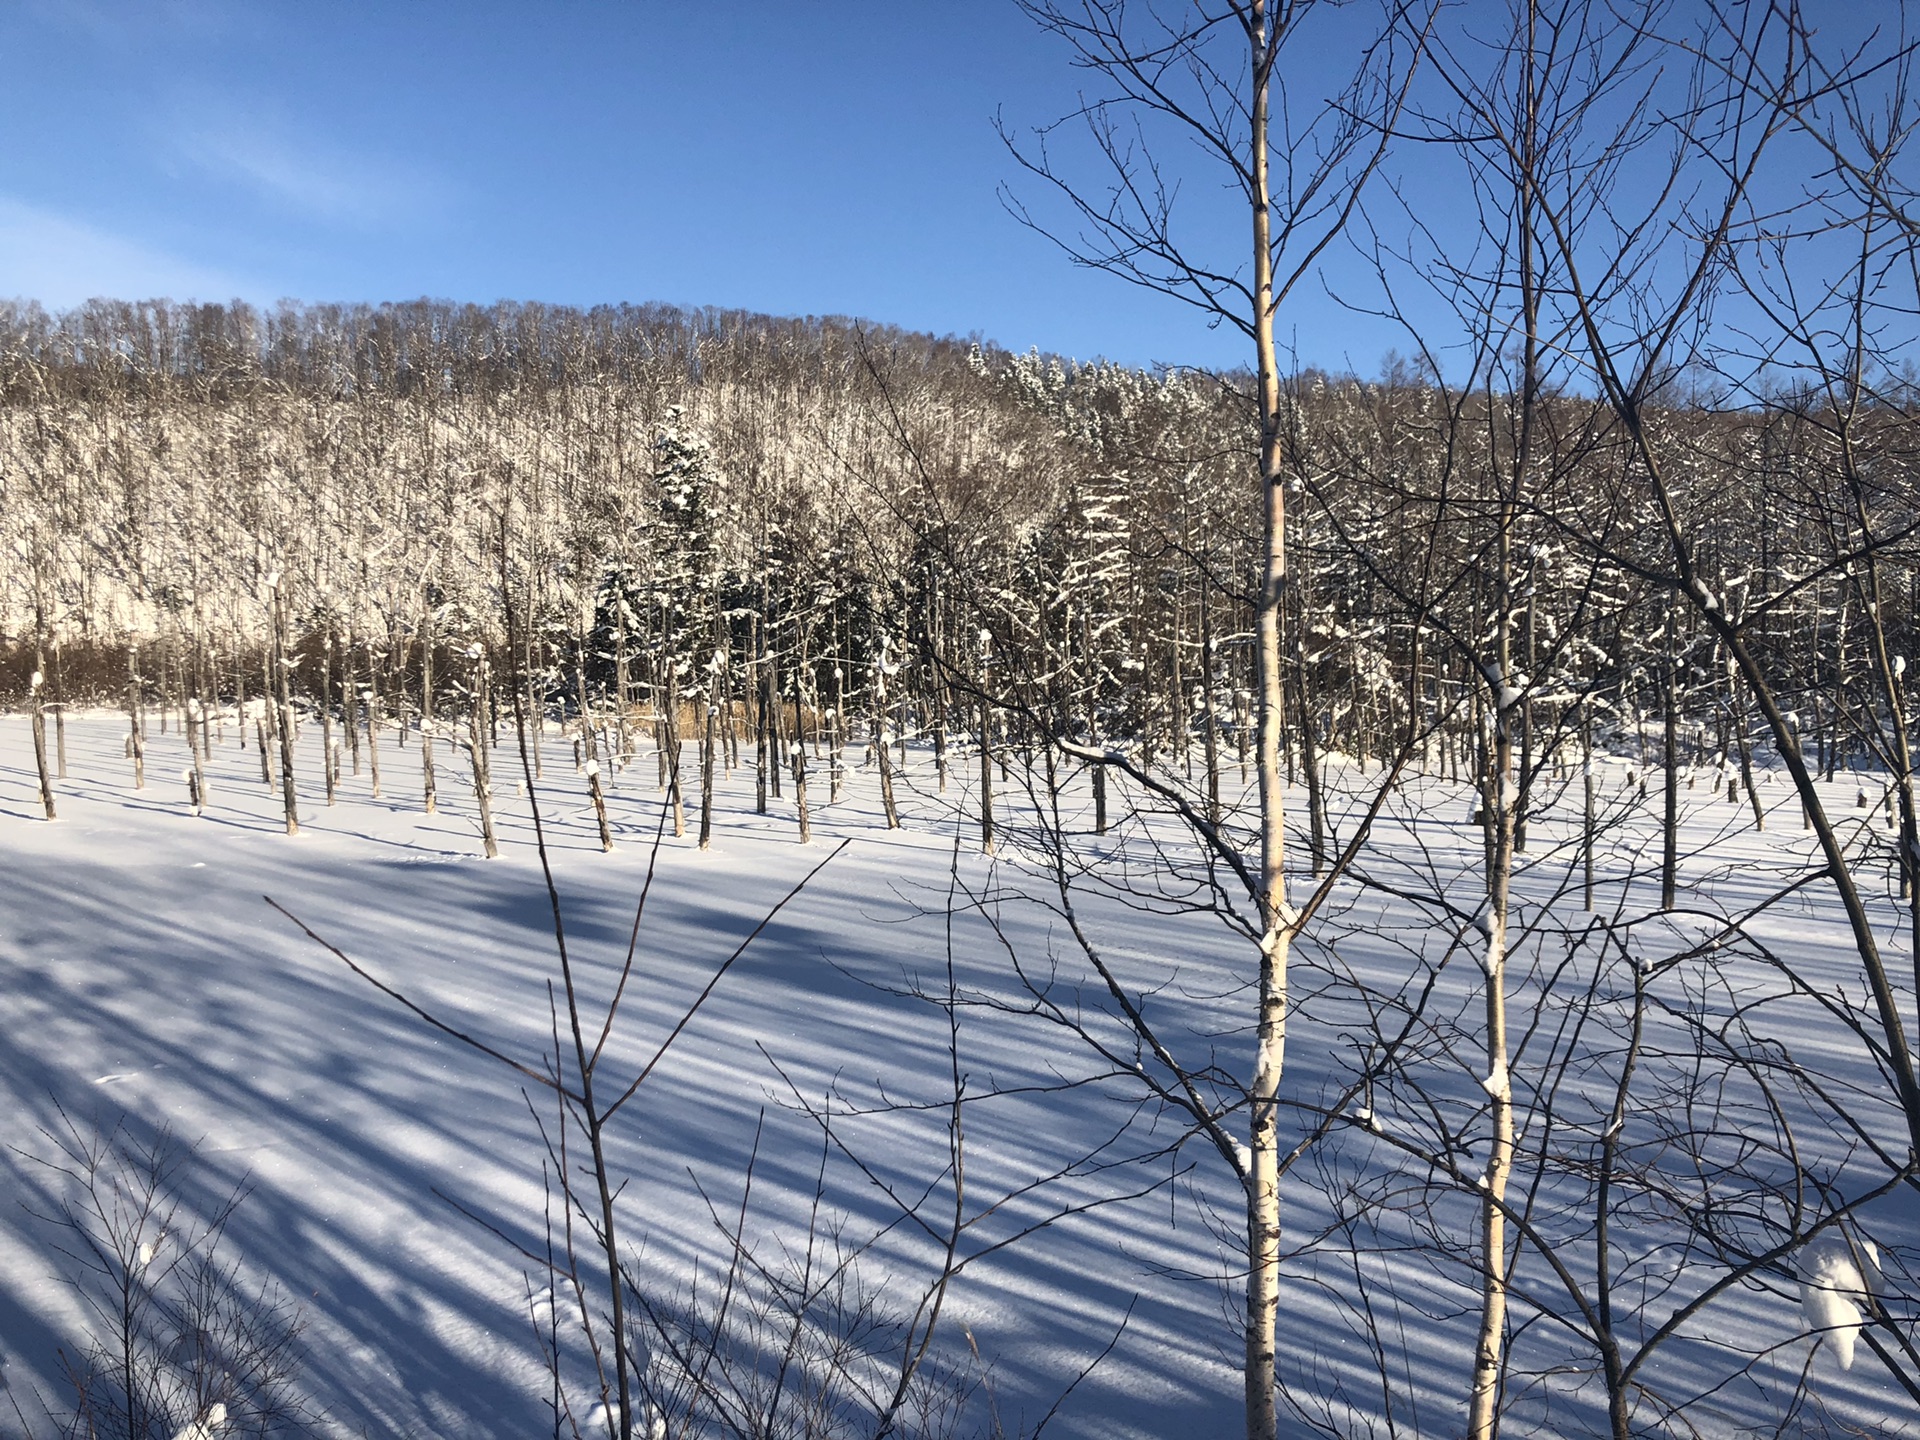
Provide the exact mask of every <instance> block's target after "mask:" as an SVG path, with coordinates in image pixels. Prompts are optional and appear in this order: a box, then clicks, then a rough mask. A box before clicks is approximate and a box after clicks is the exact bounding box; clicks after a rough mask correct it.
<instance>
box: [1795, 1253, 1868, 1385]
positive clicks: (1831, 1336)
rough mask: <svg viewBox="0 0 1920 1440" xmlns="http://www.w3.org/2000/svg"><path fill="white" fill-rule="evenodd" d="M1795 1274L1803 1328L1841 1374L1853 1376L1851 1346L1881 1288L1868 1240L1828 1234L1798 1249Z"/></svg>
mask: <svg viewBox="0 0 1920 1440" xmlns="http://www.w3.org/2000/svg"><path fill="white" fill-rule="evenodd" d="M1794 1269H1795V1270H1796V1271H1797V1272H1798V1273H1799V1276H1800V1309H1801V1311H1802V1312H1803V1313H1804V1314H1805V1315H1806V1317H1807V1328H1808V1329H1809V1330H1810V1331H1811V1332H1813V1333H1814V1334H1815V1335H1818V1336H1819V1337H1820V1338H1822V1339H1823V1340H1825V1341H1826V1343H1827V1344H1828V1346H1830V1347H1831V1348H1832V1350H1833V1358H1834V1359H1836V1360H1838V1361H1839V1362H1840V1368H1841V1369H1842V1370H1851V1369H1852V1368H1853V1346H1854V1341H1855V1340H1857V1339H1858V1338H1859V1336H1860V1326H1861V1324H1862V1322H1863V1321H1864V1320H1865V1319H1866V1316H1867V1312H1868V1310H1869V1309H1870V1308H1871V1305H1872V1297H1873V1296H1874V1295H1877V1294H1878V1293H1880V1289H1881V1285H1882V1283H1883V1282H1882V1280H1881V1277H1880V1251H1879V1250H1878V1249H1877V1248H1876V1247H1875V1245H1874V1243H1873V1242H1872V1241H1871V1240H1865V1239H1854V1238H1852V1237H1850V1236H1847V1235H1845V1234H1842V1233H1841V1232H1840V1231H1838V1230H1827V1231H1824V1232H1822V1233H1821V1234H1819V1235H1816V1236H1814V1237H1813V1239H1811V1240H1809V1241H1808V1242H1807V1243H1806V1244H1805V1245H1803V1246H1801V1247H1800V1253H1799V1255H1798V1256H1797V1257H1796V1258H1795V1261H1794Z"/></svg>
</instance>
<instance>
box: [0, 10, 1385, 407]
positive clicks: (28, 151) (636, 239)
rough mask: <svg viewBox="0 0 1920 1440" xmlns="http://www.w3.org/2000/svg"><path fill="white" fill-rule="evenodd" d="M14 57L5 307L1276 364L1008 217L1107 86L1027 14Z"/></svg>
mask: <svg viewBox="0 0 1920 1440" xmlns="http://www.w3.org/2000/svg"><path fill="white" fill-rule="evenodd" d="M0 61H3V62H4V64H5V73H6V75H7V77H8V79H7V83H6V85H5V87H4V89H0V126H3V127H4V135H5V137H6V143H4V144H0V295H4V294H13V295H20V296H23V297H31V298H36V299H39V300H41V301H43V302H44V303H46V304H48V305H49V306H52V307H62V306H66V305H71V304H73V303H75V302H77V301H79V300H82V299H85V298H87V297H88V296H91V295H100V294H105V295H114V296H118V297H122V298H139V297H145V296H152V295H163V294H164V295H171V296H173V297H174V298H176V299H182V298H188V297H194V298H199V299H225V298H229V297H232V296H240V297H244V298H247V299H250V300H255V301H262V302H271V301H273V300H275V299H278V298H280V297H283V296H286V297H293V298H296V299H303V300H373V301H377V300H389V299H408V298H412V297H416V296H420V295H431V296H443V297H450V298H454V299H461V300H476V301H490V300H494V299H498V298H503V297H504V298H512V299H536V300H547V301H556V302H563V303H573V304H582V305H586V304H593V303H597V302H601V301H620V300H630V301H644V300H664V301H670V302H675V303H679V304H687V305H719V306H730V307H733V306H737V307H743V308H747V309H753V310H762V311H768V312H772V313H775V314H810V313H811V314H825V313H836V314H850V315H858V316H862V317H866V318H870V319H874V320H880V321H887V322H891V323H895V324H899V325H903V326H907V327H910V328H914V329H925V330H931V331H934V332H936V333H941V334H946V333H954V334H961V335H965V334H969V333H973V332H978V333H980V334H982V335H984V336H986V337H987V338H990V339H992V340H995V341H998V342H1000V343H1001V344H1004V345H1007V346H1010V347H1013V348H1016V349H1025V348H1026V347H1028V346H1030V345H1037V346H1039V347H1041V348H1042V349H1046V350H1055V351H1059V352H1062V353H1066V354H1071V355H1075V356H1079V357H1082V358H1086V357H1091V356H1095V355H1105V356H1109V357H1111V358H1114V359H1118V360H1123V361H1127V362H1129V363H1136V364H1145V363H1149V362H1177V363H1190V364H1206V365H1222V366H1224V365H1238V364H1243V363H1245V361H1246V358H1247V357H1246V353H1245V345H1244V342H1243V341H1242V340H1240V339H1239V337H1238V336H1237V335H1234V334H1232V333H1230V332H1228V331H1226V330H1224V329H1222V330H1217V331H1216V330H1209V329H1208V328H1207V327H1206V326H1205V324H1204V323H1203V321H1202V320H1201V319H1200V317H1198V316H1197V315H1195V314H1194V313H1193V312H1191V311H1189V310H1187V309H1185V308H1183V307H1181V306H1179V305H1178V304H1175V303H1174V302H1171V301H1168V300H1166V299H1163V298H1159V297H1156V296H1152V295H1149V294H1146V293H1143V292H1139V291H1136V290H1134V289H1132V288H1130V287H1129V286H1127V285H1126V284H1124V283H1122V282H1120V281H1118V280H1115V279H1112V278H1110V277H1107V276H1104V275H1098V274H1092V273H1088V272H1084V271H1078V270H1076V269H1074V268H1073V267H1072V266H1071V265H1070V264H1069V262H1068V261H1067V260H1066V259H1065V258H1064V257H1063V256H1062V255H1060V254H1059V252H1058V251H1056V250H1055V249H1053V248H1052V247H1051V246H1050V245H1049V244H1048V243H1047V242H1046V241H1044V240H1043V239H1041V238H1040V237H1038V236H1036V235H1034V234H1032V233H1031V232H1029V231H1026V230H1024V229H1022V228H1021V227H1020V226H1019V225H1017V224H1016V223H1015V222H1014V221H1013V219H1011V218H1010V217H1009V216H1008V215H1007V213H1006V212H1005V210H1004V209H1003V208H1002V206H1001V204H1000V202H999V200H998V198H997V196H996V188H997V187H998V186H999V185H1000V184H1002V183H1003V182H1006V181H1009V180H1012V179H1015V178H1016V171H1015V167H1014V165H1013V162H1012V161H1011V159H1010V157H1009V156H1008V155H1007V153H1006V151H1005V149H1004V148H1003V146H1002V144H1001V142H1000V140H999V138H998V136H997V135H996V133H995V131H994V128H993V124H992V119H993V116H994V114H995V112H996V111H1001V112H1003V113H1004V114H1005V116H1006V118H1007V120H1008V121H1009V122H1010V123H1012V124H1015V125H1019V126H1030V125H1033V124H1038V123H1043V122H1045V121H1047V120H1050V119H1052V118H1054V117H1056V116H1057V115H1059V114H1060V113H1062V112H1063V111H1065V110H1066V109H1069V108H1070V107H1071V105H1072V103H1073V99H1074V94H1075V88H1076V85H1077V84H1078V82H1079V77H1078V76H1077V75H1076V73H1075V72H1073V71H1072V70H1071V69H1070V68H1069V67H1068V65H1067V63H1066V56H1065V54H1064V52H1063V51H1062V50H1061V48H1060V47H1059V46H1058V44H1057V43H1054V42H1051V41H1049V39H1048V38H1047V37H1045V36H1042V35H1041V34H1039V33H1038V32H1037V31H1035V30H1034V29H1033V27H1032V26H1031V25H1030V24H1029V22H1028V21H1027V20H1026V19H1025V18H1024V17H1023V16H1022V15H1021V14H1020V13H1019V12H1018V11H1017V10H1016V9H1015V8H1014V6H1013V5H1012V4H1011V3H1010V0H943V3H933V0H890V3H883V0H819V3H805V0H786V3H761V0H738V3H729V4H721V3H708V0H677V3H666V0H627V3H614V0H607V3H600V4H576V3H532V0H520V3H457V4H456V3H429V0H383V3H348V0H326V3H273V0H126V3H119V0H12V3H8V4H6V5H5V8H4V9H0ZM1210 181H1211V177H1208V179H1207V180H1203V181H1202V182H1201V186H1200V188H1198V189H1195V190H1192V191H1190V192H1189V194H1190V195H1195V196H1197V197H1198V198H1197V199H1192V200H1190V202H1189V203H1191V204H1194V205H1196V206H1203V207H1207V208H1208V209H1217V213H1218V216H1219V230H1218V239H1219V241H1220V242H1221V244H1222V245H1223V247H1224V252H1223V253H1225V254H1226V255H1227V256H1228V257H1229V258H1232V259H1237V257H1238V255H1239V253H1240V251H1241V250H1242V249H1243V248H1244V239H1243V233H1244V232H1243V230H1242V227H1243V226H1244V224H1245V221H1244V220H1243V219H1242V218H1240V215H1241V212H1239V211H1237V210H1235V209H1234V208H1233V207H1232V206H1231V204H1230V203H1228V199H1229V197H1226V196H1223V195H1219V194H1218V193H1214V194H1209V193H1208V192H1207V189H1206V186H1207V184H1208V183H1210ZM1292 323H1293V324H1294V325H1295V326H1297V327H1298V331H1297V333H1298V334H1299V338H1300V342H1301V349H1302V351H1303V353H1304V355H1305V357H1306V358H1310V359H1314V360H1317V361H1319V362H1321V363H1328V364H1334V365H1341V364H1352V365H1353V366H1355V367H1356V368H1358V369H1360V370H1362V371H1365V372H1368V373H1371V371H1372V370H1373V369H1374V367H1375V365H1376V364H1377V362H1378V359H1379V356H1380V352H1381V351H1382V350H1383V349H1384V348H1385V346H1386V344H1387V343H1388V339H1389V337H1386V336H1385V335H1384V333H1382V334H1381V335H1379V336H1376V337H1373V338H1368V337H1367V336H1366V334H1365V333H1364V331H1363V330H1362V331H1357V330H1356V327H1355V326H1354V323H1353V322H1352V320H1351V319H1350V318H1348V319H1344V320H1343V319H1341V318H1340V317H1339V314H1338V312H1337V311H1336V310H1334V309H1333V307H1331V306H1330V305H1328V304H1327V303H1326V302H1325V301H1324V299H1323V298H1322V297H1320V296H1317V295H1316V296H1309V297H1307V301H1306V303H1305V304H1304V306H1303V307H1302V308H1301V309H1300V310H1299V311H1298V312H1296V314H1295V316H1294V317H1293V321H1292ZM1315 338H1318V340H1319V342H1320V343H1315ZM1356 340H1357V341H1358V343H1360V344H1361V345H1362V346H1364V353H1358V354H1349V353H1348V352H1347V351H1346V350H1345V349H1344V346H1345V345H1346V344H1348V343H1353V342H1355V341H1356Z"/></svg>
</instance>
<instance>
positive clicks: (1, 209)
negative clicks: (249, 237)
mask: <svg viewBox="0 0 1920 1440" xmlns="http://www.w3.org/2000/svg"><path fill="white" fill-rule="evenodd" d="M0 294H6V295H8V296H12V297H18V298H20V299H23V300H38V301H40V303H41V304H43V305H46V306H49V307H52V308H55V309H61V308H65V307H67V306H70V305H77V304H79V303H80V302H81V301H83V300H91V299H94V298H96V297H99V296H110V297H112V298H115V299H122V300H132V299H150V298H154V297H158V296H168V297H171V298H173V299H176V300H185V299H189V298H192V299H200V300H228V299H232V298H233V297H235V296H243V297H250V298H255V299H258V298H263V291H262V290H261V287H260V286H258V285H256V284H252V283H249V282H248V281H246V280H244V279H242V278H240V277H238V276H235V275H232V274H229V273H227V272H226V271H223V270H220V269H218V268H216V267H213V266H207V265H201V264H198V263H196V262H194V261H192V260H187V259H183V258H181V257H180V256H177V255H172V254H169V253H167V252H166V251H164V250H160V249H156V248H155V247H153V246H151V245H148V244H145V243H143V242H141V241H138V240H130V239H128V238H127V237H125V236H123V235H116V234H114V233H112V232H111V231H108V230H103V229H100V228H99V227H98V226H95V225H90V224H88V223H86V222H85V221H81V220H75V219H73V218H71V217H69V216H66V215H61V214H59V213H57V212H55V211H52V210H47V209H44V208H42V207H40V206H38V205H33V204H29V203H28V202H26V201H23V200H18V199H15V198H13V197H11V196H7V195H0Z"/></svg>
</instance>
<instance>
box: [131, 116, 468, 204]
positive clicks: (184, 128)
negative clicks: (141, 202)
mask: <svg viewBox="0 0 1920 1440" xmlns="http://www.w3.org/2000/svg"><path fill="white" fill-rule="evenodd" d="M169 148H170V149H171V150H172V152H173V154H174V155H175V157H177V159H178V160H180V161H184V162H185V163H186V164H187V165H189V166H191V167H193V168H194V169H196V170H199V171H200V172H202V173H203V174H206V175H209V176H212V177H213V178H215V179H216V180H221V181H225V182H227V183H229V184H234V185H238V186H241V187H242V188H244V189H247V190H250V191H252V192H253V193H254V194H255V195H257V196H259V197H261V198H262V199H264V200H266V201H267V202H268V203H269V204H271V205H274V206H277V207H279V208H282V209H286V210H291V211H293V212H295V213H297V214H299V215H302V216H305V217H307V218H309V219H314V220H320V221H323V222H326V223H328V224H333V225H344V226H349V227H353V228H357V229H379V228H385V227H389V226H396V225H404V224H406V223H407V222H409V221H412V220H416V219H419V218H421V217H423V216H425V215H427V214H429V213H431V212H432V211H434V210H436V209H438V208H439V207H440V206H441V205H442V204H443V203H444V201H445V198H446V187H445V186H444V185H443V184H442V183H441V182H440V181H438V180H437V179H435V178H434V177H433V176H432V175H430V174H428V173H426V172H424V171H422V170H420V169H419V168H418V167H416V166H413V165H410V164H408V163H407V162H405V161H402V160H396V159H394V158H392V157H388V156H381V155H370V154H363V153H357V152H355V151H352V150H349V149H347V148H344V147H342V146H340V145H338V144H335V143H333V142H332V141H330V140H327V139H324V138H321V137H317V136H311V135H306V134H302V133H300V132H299V131H298V130H297V129H296V128H295V127H293V126H290V125H287V124H286V123H284V122H280V121H277V120H274V119H271V118H267V117H263V116H260V115H257V114H248V115H242V114H238V113H233V112H232V111H231V110H228V109H226V108H225V107H218V108H216V109H214V110H212V111H209V110H208V109H206V108H202V109H201V111H200V113H198V114H196V115H193V116H191V117H190V118H185V117H183V118H182V119H181V120H180V121H179V122H178V124H177V128H176V129H175V130H174V133H173V135H172V137H171V144H170V146H169Z"/></svg>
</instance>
